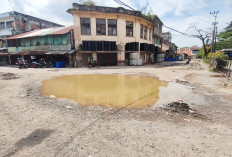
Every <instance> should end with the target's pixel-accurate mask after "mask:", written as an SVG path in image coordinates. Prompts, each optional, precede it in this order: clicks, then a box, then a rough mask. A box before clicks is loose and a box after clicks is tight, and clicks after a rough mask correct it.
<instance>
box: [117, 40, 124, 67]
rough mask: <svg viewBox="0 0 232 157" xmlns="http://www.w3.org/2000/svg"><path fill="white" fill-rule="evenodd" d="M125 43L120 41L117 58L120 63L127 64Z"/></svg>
mask: <svg viewBox="0 0 232 157" xmlns="http://www.w3.org/2000/svg"><path fill="white" fill-rule="evenodd" d="M125 45H126V44H125V43H120V44H119V45H118V50H119V51H118V53H117V60H118V65H125V64H124V63H125Z"/></svg>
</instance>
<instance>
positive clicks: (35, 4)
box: [0, 0, 232, 47]
mask: <svg viewBox="0 0 232 157" xmlns="http://www.w3.org/2000/svg"><path fill="white" fill-rule="evenodd" d="M83 1H84V0H76V1H75V0H1V6H0V13H4V12H8V11H13V10H14V11H17V12H21V13H24V14H28V15H31V16H35V17H38V18H41V19H45V20H48V21H52V22H56V23H58V24H62V25H65V26H69V25H72V24H73V17H72V15H71V14H69V13H67V12H66V11H67V9H69V8H72V3H81V2H83ZM93 1H94V2H95V4H96V5H99V6H110V7H119V6H121V5H120V4H118V3H116V2H115V1H114V0H93ZM121 1H123V2H124V3H126V4H127V5H129V6H131V7H132V8H134V9H135V10H140V9H141V7H143V6H147V8H148V9H147V11H151V12H152V13H153V14H156V15H158V17H159V18H160V19H161V21H162V22H163V23H164V25H166V26H168V27H171V28H173V29H175V30H178V31H180V32H183V33H186V34H188V35H197V32H196V31H195V29H194V27H193V26H196V27H197V28H198V29H202V30H204V31H206V32H211V30H212V28H213V25H212V23H213V22H214V20H215V18H214V16H213V15H212V14H210V12H214V11H215V12H217V11H219V13H218V14H217V22H218V25H217V27H218V32H221V31H223V30H224V28H225V27H226V26H227V25H228V23H229V22H230V21H232V0H121ZM124 8H126V7H124ZM127 9H129V8H127ZM168 31H169V32H171V34H172V42H173V43H175V44H176V45H177V46H178V47H191V46H193V45H198V46H200V47H201V46H202V42H201V40H200V39H198V38H193V37H188V36H185V35H182V34H180V33H177V32H175V31H173V30H170V29H167V28H165V27H163V32H168Z"/></svg>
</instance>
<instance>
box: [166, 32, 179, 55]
mask: <svg viewBox="0 0 232 157" xmlns="http://www.w3.org/2000/svg"><path fill="white" fill-rule="evenodd" d="M162 38H163V39H162V51H163V52H165V57H166V58H175V57H176V54H177V46H176V45H175V44H174V43H172V34H171V32H164V33H162Z"/></svg>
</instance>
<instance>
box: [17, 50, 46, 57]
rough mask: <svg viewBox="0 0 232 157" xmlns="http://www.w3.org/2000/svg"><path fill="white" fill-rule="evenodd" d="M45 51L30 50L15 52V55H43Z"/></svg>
mask: <svg viewBox="0 0 232 157" xmlns="http://www.w3.org/2000/svg"><path fill="white" fill-rule="evenodd" d="M46 52H47V51H30V52H19V53H16V54H15V55H19V56H21V55H27V56H36V55H45V53H46Z"/></svg>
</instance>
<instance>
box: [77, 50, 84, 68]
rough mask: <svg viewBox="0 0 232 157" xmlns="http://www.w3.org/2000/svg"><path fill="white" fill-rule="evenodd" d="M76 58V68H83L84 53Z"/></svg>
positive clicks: (78, 53)
mask: <svg viewBox="0 0 232 157" xmlns="http://www.w3.org/2000/svg"><path fill="white" fill-rule="evenodd" d="M75 58H76V59H75V67H76V68H77V67H82V65H83V63H82V53H80V52H77V53H76V56H75Z"/></svg>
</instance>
